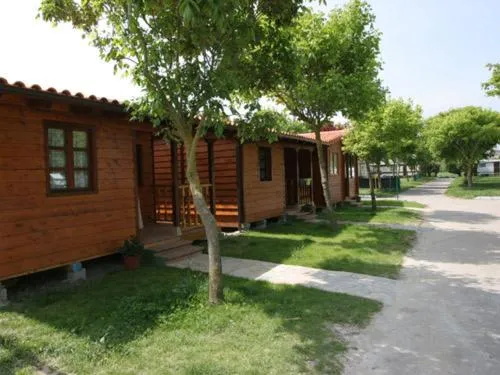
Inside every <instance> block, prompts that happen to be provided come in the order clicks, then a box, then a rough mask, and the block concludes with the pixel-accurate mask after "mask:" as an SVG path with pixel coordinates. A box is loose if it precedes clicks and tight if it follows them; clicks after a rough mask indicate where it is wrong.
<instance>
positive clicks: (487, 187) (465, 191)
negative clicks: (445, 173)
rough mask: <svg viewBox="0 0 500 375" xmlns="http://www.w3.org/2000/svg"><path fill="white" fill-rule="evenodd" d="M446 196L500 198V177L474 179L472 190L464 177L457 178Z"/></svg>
mask: <svg viewBox="0 0 500 375" xmlns="http://www.w3.org/2000/svg"><path fill="white" fill-rule="evenodd" d="M446 194H447V195H449V196H452V197H457V198H465V199H473V198H475V197H480V196H487V197H491V196H500V176H488V177H487V176H483V177H473V180H472V188H470V189H469V188H468V187H467V183H465V182H464V178H463V177H457V178H456V179H454V180H453V182H452V183H451V185H450V186H449V187H448V190H447V191H446Z"/></svg>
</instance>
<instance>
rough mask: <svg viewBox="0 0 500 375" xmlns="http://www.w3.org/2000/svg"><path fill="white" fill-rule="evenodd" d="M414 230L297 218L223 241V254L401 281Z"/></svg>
mask: <svg viewBox="0 0 500 375" xmlns="http://www.w3.org/2000/svg"><path fill="white" fill-rule="evenodd" d="M414 238H415V236H414V232H409V231H404V230H394V229H385V228H373V227H368V226H355V225H341V226H339V227H338V228H337V229H335V230H333V229H332V227H331V225H329V224H328V223H314V224H313V223H305V222H302V221H298V220H292V221H290V222H288V223H286V224H283V225H272V226H270V227H269V228H267V229H265V230H260V231H251V232H248V233H246V234H244V235H242V236H239V237H234V238H230V239H226V240H224V241H222V242H221V251H222V255H224V256H229V257H235V258H243V259H255V260H263V261H267V262H273V263H285V264H294V265H301V266H307V267H313V268H321V269H326V270H334V271H348V272H355V273H363V274H369V275H376V276H383V277H390V278H395V277H397V275H398V273H399V270H400V268H401V265H400V261H398V260H401V259H402V256H403V254H404V253H406V251H407V250H408V249H409V248H410V247H411V245H412V244H413V241H414Z"/></svg>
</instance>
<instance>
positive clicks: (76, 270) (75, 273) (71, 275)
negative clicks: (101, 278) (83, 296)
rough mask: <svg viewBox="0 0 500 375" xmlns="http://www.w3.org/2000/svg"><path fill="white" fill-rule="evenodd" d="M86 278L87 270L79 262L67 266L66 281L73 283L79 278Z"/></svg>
mask: <svg viewBox="0 0 500 375" xmlns="http://www.w3.org/2000/svg"><path fill="white" fill-rule="evenodd" d="M86 279H87V270H86V269H85V268H83V267H82V264H81V263H80V262H78V263H73V264H71V265H69V266H67V274H66V281H67V282H70V283H74V282H76V281H79V280H86Z"/></svg>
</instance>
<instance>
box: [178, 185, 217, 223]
mask: <svg viewBox="0 0 500 375" xmlns="http://www.w3.org/2000/svg"><path fill="white" fill-rule="evenodd" d="M200 187H201V191H202V193H203V197H204V198H205V202H207V204H208V206H209V208H211V204H210V202H211V199H210V196H211V194H212V188H213V187H212V184H202V185H200ZM179 190H180V194H179V212H180V215H179V220H180V223H179V225H180V226H181V227H194V226H200V225H202V223H201V219H200V216H199V215H198V212H197V211H196V207H195V205H194V200H193V195H192V194H191V190H190V189H189V185H181V186H179Z"/></svg>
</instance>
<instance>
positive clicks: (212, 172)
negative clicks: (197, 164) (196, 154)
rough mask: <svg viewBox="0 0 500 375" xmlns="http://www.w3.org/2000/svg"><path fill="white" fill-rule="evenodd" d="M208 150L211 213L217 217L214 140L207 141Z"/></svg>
mask: <svg viewBox="0 0 500 375" xmlns="http://www.w3.org/2000/svg"><path fill="white" fill-rule="evenodd" d="M206 142H207V148H208V182H209V184H210V185H211V187H210V190H209V194H210V211H211V212H212V215H214V216H215V165H214V161H215V158H214V142H215V140H213V139H207V140H206Z"/></svg>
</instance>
